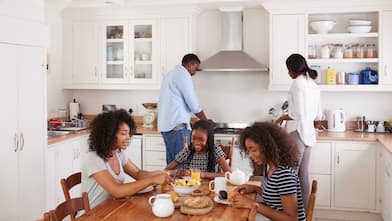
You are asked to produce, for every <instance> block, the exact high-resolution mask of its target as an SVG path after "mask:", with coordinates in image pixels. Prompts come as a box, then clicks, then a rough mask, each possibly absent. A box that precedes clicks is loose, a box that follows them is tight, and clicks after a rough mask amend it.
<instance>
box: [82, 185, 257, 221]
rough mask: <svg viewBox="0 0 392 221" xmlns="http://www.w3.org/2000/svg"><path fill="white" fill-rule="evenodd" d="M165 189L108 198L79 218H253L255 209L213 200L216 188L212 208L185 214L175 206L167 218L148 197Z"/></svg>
mask: <svg viewBox="0 0 392 221" xmlns="http://www.w3.org/2000/svg"><path fill="white" fill-rule="evenodd" d="M199 189H200V190H201V191H207V193H208V181H207V180H203V181H202V183H201V185H200V188H199ZM159 193H162V191H161V187H160V186H157V187H155V188H154V190H152V191H150V192H147V193H144V194H135V195H133V196H130V197H127V198H124V199H113V198H110V199H107V200H105V201H103V202H102V203H100V204H99V205H97V206H96V207H95V208H93V209H92V210H90V211H89V212H88V213H85V214H83V215H82V216H80V217H79V218H78V219H77V220H78V221H130V220H137V221H143V220H146V221H155V220H173V221H186V220H190V221H215V220H224V221H231V220H233V221H234V220H235V221H246V220H254V219H255V215H256V211H252V210H250V209H244V208H234V207H232V206H230V205H225V204H220V203H217V202H214V200H213V198H214V196H215V193H214V192H209V193H208V195H207V196H209V197H210V198H211V199H212V201H213V202H214V207H213V209H212V210H211V211H210V212H208V213H206V214H203V215H186V214H182V213H181V212H180V210H179V209H175V211H174V213H173V214H172V215H171V216H169V217H167V218H159V217H156V216H154V214H153V213H152V209H151V206H150V205H149V204H148V199H149V198H150V197H151V196H153V195H156V194H159ZM246 196H247V197H249V198H252V199H255V194H247V195H246Z"/></svg>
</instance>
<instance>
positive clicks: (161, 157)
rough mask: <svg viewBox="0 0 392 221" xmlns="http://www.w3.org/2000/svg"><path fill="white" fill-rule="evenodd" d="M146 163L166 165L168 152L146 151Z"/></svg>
mask: <svg viewBox="0 0 392 221" xmlns="http://www.w3.org/2000/svg"><path fill="white" fill-rule="evenodd" d="M143 162H144V165H157V166H163V167H164V168H165V167H166V152H160V151H145V152H144V161H143Z"/></svg>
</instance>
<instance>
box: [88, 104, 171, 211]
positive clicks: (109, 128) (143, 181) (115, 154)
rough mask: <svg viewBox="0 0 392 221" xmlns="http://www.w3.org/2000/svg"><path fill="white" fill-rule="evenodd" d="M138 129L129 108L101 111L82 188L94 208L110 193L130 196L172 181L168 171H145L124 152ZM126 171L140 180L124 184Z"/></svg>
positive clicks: (93, 133) (94, 125) (93, 135)
mask: <svg viewBox="0 0 392 221" xmlns="http://www.w3.org/2000/svg"><path fill="white" fill-rule="evenodd" d="M135 131H136V127H135V122H134V121H133V119H132V117H131V116H130V115H129V114H128V113H127V112H126V111H125V110H117V111H112V112H107V113H102V114H99V115H98V116H97V117H96V118H95V119H94V121H93V122H92V128H91V133H90V137H89V152H88V153H86V155H85V156H84V157H83V161H82V191H83V192H87V193H88V196H89V201H90V206H91V207H92V208H93V207H95V206H97V205H98V204H99V203H101V202H102V201H104V200H105V199H107V198H108V197H110V196H111V197H114V198H121V197H126V196H129V195H133V194H135V193H137V192H138V191H140V190H143V189H145V188H146V187H148V186H150V185H155V184H157V185H160V184H166V183H170V181H171V180H170V177H169V176H168V174H167V173H165V172H162V171H154V172H148V171H144V170H141V169H140V168H138V167H137V166H136V165H135V164H134V163H132V161H131V160H129V158H128V157H127V156H126V154H125V153H124V151H122V150H123V149H125V148H127V146H128V144H129V141H130V138H131V133H134V132H135ZM125 174H128V175H130V176H131V177H133V178H134V179H136V181H134V182H131V183H124V175H125Z"/></svg>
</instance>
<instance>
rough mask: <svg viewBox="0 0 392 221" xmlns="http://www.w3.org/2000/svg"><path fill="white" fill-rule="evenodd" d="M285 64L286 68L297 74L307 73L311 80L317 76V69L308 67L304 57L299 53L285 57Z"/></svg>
mask: <svg viewBox="0 0 392 221" xmlns="http://www.w3.org/2000/svg"><path fill="white" fill-rule="evenodd" d="M286 66H287V69H288V70H289V71H291V72H293V73H295V74H297V75H300V74H306V72H307V73H308V74H309V77H311V78H312V79H313V80H314V79H316V78H317V71H316V70H313V69H311V68H309V66H308V63H307V62H306V59H305V58H304V57H303V56H302V55H300V54H291V55H290V56H289V57H288V58H287V59H286Z"/></svg>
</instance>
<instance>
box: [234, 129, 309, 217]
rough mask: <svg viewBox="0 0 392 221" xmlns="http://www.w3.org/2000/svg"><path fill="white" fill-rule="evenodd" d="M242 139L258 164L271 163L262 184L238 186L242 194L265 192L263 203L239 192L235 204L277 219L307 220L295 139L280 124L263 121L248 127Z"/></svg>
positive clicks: (248, 153)
mask: <svg viewBox="0 0 392 221" xmlns="http://www.w3.org/2000/svg"><path fill="white" fill-rule="evenodd" d="M240 142H241V149H242V151H244V152H245V154H247V155H249V158H250V159H251V160H252V161H253V162H254V163H255V164H257V165H262V164H267V165H268V171H267V174H265V176H264V181H263V185H262V187H259V186H255V185H246V184H245V185H242V186H240V187H239V188H238V190H239V192H240V193H241V194H245V193H251V192H256V193H258V194H261V199H262V202H261V203H257V202H255V201H253V200H251V199H249V198H247V197H245V196H242V195H237V196H235V197H234V198H233V199H232V202H233V206H235V207H240V208H249V209H256V211H257V212H258V213H260V214H262V215H264V216H265V217H267V218H269V219H270V220H274V221H297V220H298V221H304V220H305V209H304V205H303V200H302V194H301V187H300V183H299V179H298V175H297V174H296V171H295V169H296V168H297V166H298V157H297V155H298V148H297V145H296V142H295V140H294V138H293V137H292V136H290V135H289V134H288V133H287V132H286V131H285V130H284V129H283V128H281V127H279V126H278V125H276V124H273V123H266V122H262V123H254V124H253V125H252V126H250V127H247V128H245V129H244V131H243V132H242V133H241V137H240ZM257 218H258V217H256V219H257Z"/></svg>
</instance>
